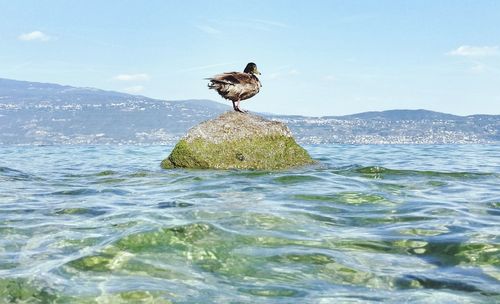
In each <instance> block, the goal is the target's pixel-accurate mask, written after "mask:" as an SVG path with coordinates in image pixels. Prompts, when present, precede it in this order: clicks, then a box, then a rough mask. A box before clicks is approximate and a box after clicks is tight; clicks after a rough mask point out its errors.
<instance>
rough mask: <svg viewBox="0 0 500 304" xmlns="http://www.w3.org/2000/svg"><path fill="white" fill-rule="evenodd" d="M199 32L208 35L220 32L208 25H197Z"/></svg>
mask: <svg viewBox="0 0 500 304" xmlns="http://www.w3.org/2000/svg"><path fill="white" fill-rule="evenodd" d="M196 27H197V28H198V29H199V30H200V31H202V32H205V33H207V34H210V35H217V34H220V31H219V30H218V29H216V28H214V27H211V26H209V25H197V26H196Z"/></svg>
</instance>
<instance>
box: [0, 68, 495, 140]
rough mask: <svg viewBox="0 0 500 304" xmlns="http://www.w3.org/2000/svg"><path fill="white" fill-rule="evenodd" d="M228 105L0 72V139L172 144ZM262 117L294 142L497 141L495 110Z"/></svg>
mask: <svg viewBox="0 0 500 304" xmlns="http://www.w3.org/2000/svg"><path fill="white" fill-rule="evenodd" d="M227 110H230V107H229V105H227V104H222V103H218V102H214V101H210V100H184V101H165V100H158V99H152V98H148V97H144V96H138V95H130V94H125V93H120V92H113V91H104V90H99V89H94V88H77V87H71V86H63V85H58V84H50V83H38V82H28V81H17V80H10V79H1V78H0V143H2V144H111V143H119V144H149V143H171V142H173V141H175V140H177V139H178V138H179V137H180V136H182V135H183V134H185V132H186V131H187V130H188V129H189V128H191V127H192V126H194V125H196V124H198V123H199V122H201V121H204V120H207V119H209V118H211V117H214V116H216V115H218V114H220V113H222V112H224V111H227ZM266 116H268V117H270V118H272V119H276V120H280V121H283V122H286V123H287V124H288V125H289V127H290V128H291V129H292V131H293V133H294V134H295V136H296V137H297V139H298V140H299V141H300V142H301V143H349V144H360V143H363V144H384V143H404V144H407V143H429V144H436V143H500V133H499V129H500V116H499V115H471V116H456V115H451V114H444V113H439V112H433V111H427V110H390V111H383V112H365V113H359V114H353V115H347V116H326V117H304V116H287V115H271V114H266Z"/></svg>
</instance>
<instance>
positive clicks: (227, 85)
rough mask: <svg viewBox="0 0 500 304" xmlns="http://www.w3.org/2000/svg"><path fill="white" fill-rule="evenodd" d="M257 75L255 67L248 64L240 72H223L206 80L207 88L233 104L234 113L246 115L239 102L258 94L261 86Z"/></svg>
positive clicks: (258, 73) (251, 63)
mask: <svg viewBox="0 0 500 304" xmlns="http://www.w3.org/2000/svg"><path fill="white" fill-rule="evenodd" d="M257 75H260V72H259V71H258V70H257V65H256V64H255V63H253V62H250V63H248V64H247V65H246V67H245V69H244V70H243V73H242V72H225V73H222V74H217V75H215V76H213V77H211V78H207V79H208V80H209V81H210V82H209V83H208V88H209V89H213V90H216V91H217V93H219V95H220V96H222V97H223V98H225V99H228V100H231V101H232V102H233V109H234V110H235V111H236V112H241V113H246V112H248V111H245V110H242V109H241V108H240V101H242V100H245V99H249V98H251V97H253V96H255V95H256V94H257V93H259V91H260V88H261V87H262V84H261V83H260V80H259V78H257Z"/></svg>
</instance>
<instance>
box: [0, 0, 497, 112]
mask: <svg viewBox="0 0 500 304" xmlns="http://www.w3.org/2000/svg"><path fill="white" fill-rule="evenodd" d="M249 61H253V62H255V63H257V65H258V67H259V70H260V71H261V72H262V76H261V81H262V83H263V88H262V90H261V92H260V93H259V94H258V95H257V96H255V97H253V98H252V99H250V100H248V101H245V102H243V103H242V107H243V108H245V109H249V110H251V111H261V112H272V113H282V114H301V115H316V116H322V115H342V114H351V113H357V112H363V111H373V110H376V111H378V110H388V109H420V108H424V109H429V110H435V111H441V112H447V113H453V114H459V115H468V114H475V113H486V114H500V1H496V0H494V1H458V0H455V1H444V0H441V1H368V0H366V1H250V0H249V1H234V0H231V1H224V0H221V1H209V0H204V1H89V0H87V1H50V0H47V1H22V0H21V1H18V0H16V1H11V0H0V77H3V78H12V79H19V80H30V81H41V82H54V83H60V84H69V85H73V86H88V87H96V88H101V89H108V90H117V91H123V92H130V93H134V94H141V95H145V96H148V97H154V98H160V99H167V100H178V99H194V98H196V99H212V100H216V101H220V102H225V101H223V100H222V99H221V98H220V97H219V96H218V95H217V94H216V93H215V92H214V91H209V90H208V89H207V87H206V81H205V80H203V78H205V77H210V76H212V75H214V74H216V73H219V72H224V71H234V70H242V69H243V68H244V66H245V65H246V63H247V62H249Z"/></svg>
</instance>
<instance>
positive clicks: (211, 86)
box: [204, 78, 225, 90]
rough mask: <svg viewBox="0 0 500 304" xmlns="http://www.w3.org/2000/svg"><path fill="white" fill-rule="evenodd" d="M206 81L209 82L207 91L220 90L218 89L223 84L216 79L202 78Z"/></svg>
mask: <svg viewBox="0 0 500 304" xmlns="http://www.w3.org/2000/svg"><path fill="white" fill-rule="evenodd" d="M204 79H206V80H209V82H208V88H209V89H214V90H218V89H220V87H221V86H222V85H223V84H225V82H224V81H220V80H218V79H214V78H204Z"/></svg>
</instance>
